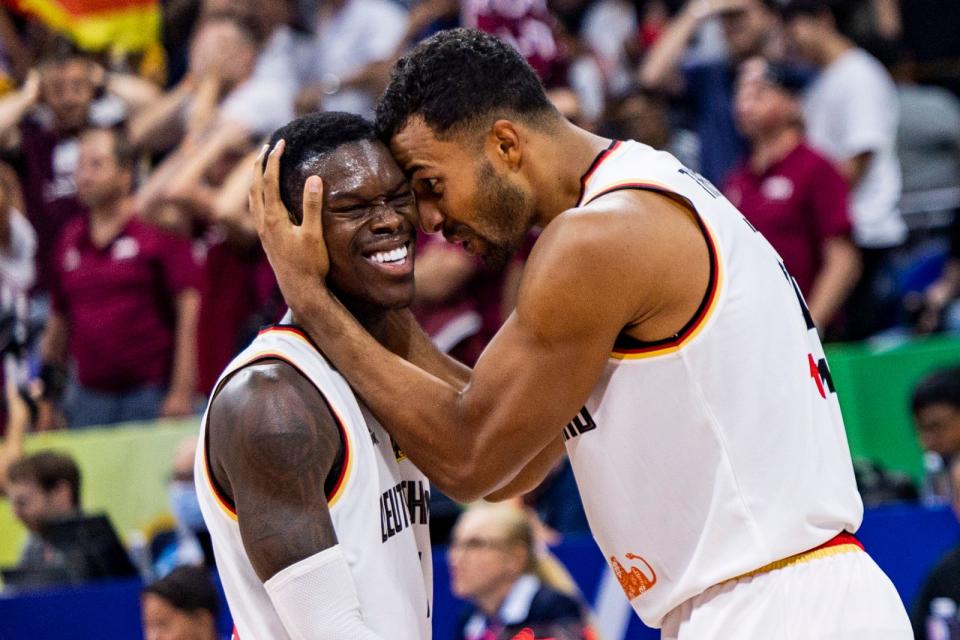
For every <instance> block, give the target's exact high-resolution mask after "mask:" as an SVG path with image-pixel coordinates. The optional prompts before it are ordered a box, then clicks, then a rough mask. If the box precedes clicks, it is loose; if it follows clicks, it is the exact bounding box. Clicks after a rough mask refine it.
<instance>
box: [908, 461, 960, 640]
mask: <svg viewBox="0 0 960 640" xmlns="http://www.w3.org/2000/svg"><path fill="white" fill-rule="evenodd" d="M950 478H951V482H952V485H953V511H954V513H956V514H957V517H958V518H960V456H957V457H956V458H955V459H954V460H953V464H952V465H950ZM944 600H946V602H945V603H944V602H943V601H944ZM938 601H940V603H943V604H946V605H947V607H946V608H947V609H948V610H950V609H952V610H953V612H954V620H955V622H954V624H955V625H957V626H960V616H957V613H956V612H957V609H958V605H960V546H958V547H957V548H955V549H953V550H952V551H950V552H948V553H947V554H946V555H944V556H943V558H941V559H940V561H939V562H937V565H936V566H935V567H934V568H933V570H932V571H931V572H930V574H929V575H928V576H927V579H926V581H925V582H924V583H923V587H922V588H921V589H920V595H918V596H917V600H916V602H915V604H914V606H913V611H912V614H911V616H910V618H911V622H912V623H913V634H914V636H915V638H916V640H937V639H938V638H946V637H947V636H945V635H937V636H934V635H933V634H931V633H928V628H929V627H928V626H927V624H928V619H929V617H930V616H931V614H933V613H935V611H934V609H935V608H936V607H937V606H938V604H939V603H938ZM955 628H956V627H955ZM950 637H951V638H952V637H953V636H950Z"/></svg>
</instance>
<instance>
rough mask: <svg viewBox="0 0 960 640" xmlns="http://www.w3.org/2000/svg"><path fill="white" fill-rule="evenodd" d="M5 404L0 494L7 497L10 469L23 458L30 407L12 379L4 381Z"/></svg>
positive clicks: (0, 464) (0, 461)
mask: <svg viewBox="0 0 960 640" xmlns="http://www.w3.org/2000/svg"><path fill="white" fill-rule="evenodd" d="M4 391H5V396H6V402H7V424H6V433H5V434H4V438H3V445H2V446H0V494H2V495H7V493H8V492H7V485H8V484H9V477H10V468H11V466H13V465H14V464H16V463H17V461H18V460H20V458H22V457H23V437H24V435H25V434H26V432H27V428H28V427H29V426H30V407H29V406H28V405H27V402H26V400H24V399H23V396H21V395H20V390H19V389H18V388H17V384H16V382H15V381H14V379H13V377H7V379H6V380H5V381H4Z"/></svg>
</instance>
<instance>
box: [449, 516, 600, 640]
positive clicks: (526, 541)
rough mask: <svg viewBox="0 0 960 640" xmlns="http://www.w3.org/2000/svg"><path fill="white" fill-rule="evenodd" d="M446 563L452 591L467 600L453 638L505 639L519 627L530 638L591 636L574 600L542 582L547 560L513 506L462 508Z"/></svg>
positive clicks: (547, 576)
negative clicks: (530, 634)
mask: <svg viewBox="0 0 960 640" xmlns="http://www.w3.org/2000/svg"><path fill="white" fill-rule="evenodd" d="M447 562H448V564H449V565H450V584H451V588H452V589H453V592H454V594H456V595H457V596H458V597H460V598H464V599H466V600H468V601H469V602H470V604H471V607H470V609H469V610H468V611H467V612H466V614H465V615H464V617H463V620H462V623H461V625H460V630H459V631H458V633H457V635H456V636H455V638H456V640H505V639H507V638H513V637H514V635H515V634H517V633H518V632H520V631H521V630H522V629H523V628H525V627H527V628H531V629H532V630H533V631H534V632H535V633H536V637H551V636H559V637H564V638H584V639H585V638H589V637H592V636H591V634H592V632H591V631H590V629H589V624H588V621H587V619H586V616H585V614H584V608H583V607H582V606H581V605H580V603H579V602H577V600H575V599H574V598H573V597H571V596H570V595H566V594H564V593H561V591H559V590H557V589H556V588H552V587H551V586H549V585H548V583H550V582H551V581H552V580H551V577H550V576H551V574H550V573H549V571H548V570H547V566H548V565H547V563H546V561H545V560H543V559H542V558H541V557H540V556H539V552H538V551H537V549H536V543H535V540H534V534H533V529H532V528H531V526H530V522H529V520H528V519H527V517H526V515H525V514H524V513H523V511H521V510H520V509H518V508H517V507H513V506H510V505H506V504H501V505H482V506H475V507H473V508H471V509H470V510H468V511H467V512H466V513H464V514H463V516H461V518H460V520H459V522H457V525H456V527H455V528H454V532H453V539H452V541H451V543H450V549H449V552H448V556H447Z"/></svg>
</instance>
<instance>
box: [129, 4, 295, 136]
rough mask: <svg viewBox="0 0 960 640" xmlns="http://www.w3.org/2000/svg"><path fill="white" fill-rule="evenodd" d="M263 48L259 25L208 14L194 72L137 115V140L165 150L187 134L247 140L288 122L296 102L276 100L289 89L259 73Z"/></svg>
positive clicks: (197, 38)
mask: <svg viewBox="0 0 960 640" xmlns="http://www.w3.org/2000/svg"><path fill="white" fill-rule="evenodd" d="M258 50H259V45H258V43H257V37H256V32H255V30H254V26H253V25H251V24H249V23H248V22H246V21H244V20H243V19H241V18H238V17H235V16H233V15H230V14H215V15H211V16H210V17H208V18H205V19H204V20H203V21H202V22H201V23H200V25H199V26H198V28H197V31H196V32H195V34H194V36H193V39H192V40H191V46H190V70H189V72H188V73H187V75H186V76H185V77H184V78H183V80H181V82H180V84H178V85H177V86H176V87H175V88H173V89H172V90H170V91H169V92H167V93H166V94H165V95H164V96H163V97H162V98H161V99H159V100H156V101H154V103H153V104H151V105H150V106H149V107H148V108H146V109H143V110H142V111H141V112H139V113H138V114H137V115H136V116H135V117H133V118H131V120H130V124H129V134H130V142H131V144H132V145H133V146H134V147H135V148H144V149H148V150H150V151H156V152H160V151H167V150H169V149H172V148H173V147H175V146H177V144H179V143H180V141H181V140H182V139H183V138H184V137H185V136H186V137H187V139H188V143H189V144H192V145H194V146H195V147H196V146H199V145H201V144H202V143H204V142H205V141H206V140H209V139H211V138H217V137H218V135H217V134H219V136H222V135H223V134H224V133H232V134H233V136H232V137H233V139H234V140H237V141H242V140H244V139H245V138H247V137H250V136H257V135H261V136H262V135H266V134H267V133H269V132H270V131H272V130H273V128H274V127H275V126H276V125H277V124H278V123H283V122H286V120H287V119H289V118H290V117H292V115H293V111H292V105H291V104H285V105H284V104H283V102H282V101H280V102H276V95H281V96H282V95H288V94H284V92H282V91H278V90H277V89H276V87H275V86H274V83H259V84H258V83H257V82H255V80H254V78H253V73H254V70H255V63H256V60H257V53H258ZM291 72H292V71H291ZM278 81H279V80H278ZM288 93H289V92H288ZM275 94H276V95H275Z"/></svg>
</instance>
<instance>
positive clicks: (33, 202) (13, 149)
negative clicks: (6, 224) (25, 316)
mask: <svg viewBox="0 0 960 640" xmlns="http://www.w3.org/2000/svg"><path fill="white" fill-rule="evenodd" d="M95 73H96V69H95V65H94V64H93V61H92V60H91V59H90V58H89V57H87V56H86V55H85V54H81V53H80V52H78V51H77V50H75V49H73V48H71V47H70V46H69V45H67V44H63V43H61V44H60V45H59V46H58V47H57V48H56V49H55V50H54V52H53V53H51V54H50V55H49V56H47V57H46V58H45V59H44V60H43V61H42V62H41V63H40V66H39V71H34V72H31V74H30V75H29V76H28V77H27V80H26V82H25V83H24V85H23V87H22V88H21V89H20V90H19V91H17V92H16V93H13V94H11V95H10V96H9V97H6V98H4V99H3V100H2V101H0V146H2V148H3V149H4V151H5V152H6V153H7V154H8V156H9V157H10V159H11V164H13V166H14V167H15V168H16V169H17V173H18V175H19V178H20V182H21V184H22V185H23V191H24V199H25V201H26V209H27V210H26V214H27V218H28V219H29V220H30V223H31V224H32V225H33V227H34V229H36V232H37V237H38V240H39V244H38V247H37V267H38V269H37V275H38V279H37V283H36V285H37V291H38V292H46V291H47V290H49V287H50V280H49V279H50V274H51V272H52V268H51V266H52V264H51V261H52V258H53V249H54V245H55V243H56V240H57V238H58V237H59V234H60V232H61V230H62V229H63V228H64V226H65V225H66V224H67V223H68V222H70V220H72V219H73V218H74V217H76V216H77V215H78V212H79V211H80V207H79V203H78V201H77V198H76V184H75V183H74V179H73V174H74V171H75V170H76V167H77V135H78V134H79V133H80V131H82V130H83V129H84V128H85V127H87V126H88V125H89V124H90V122H91V120H92V117H93V114H92V109H91V107H92V105H93V103H94V95H95V90H96V81H95Z"/></svg>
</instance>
